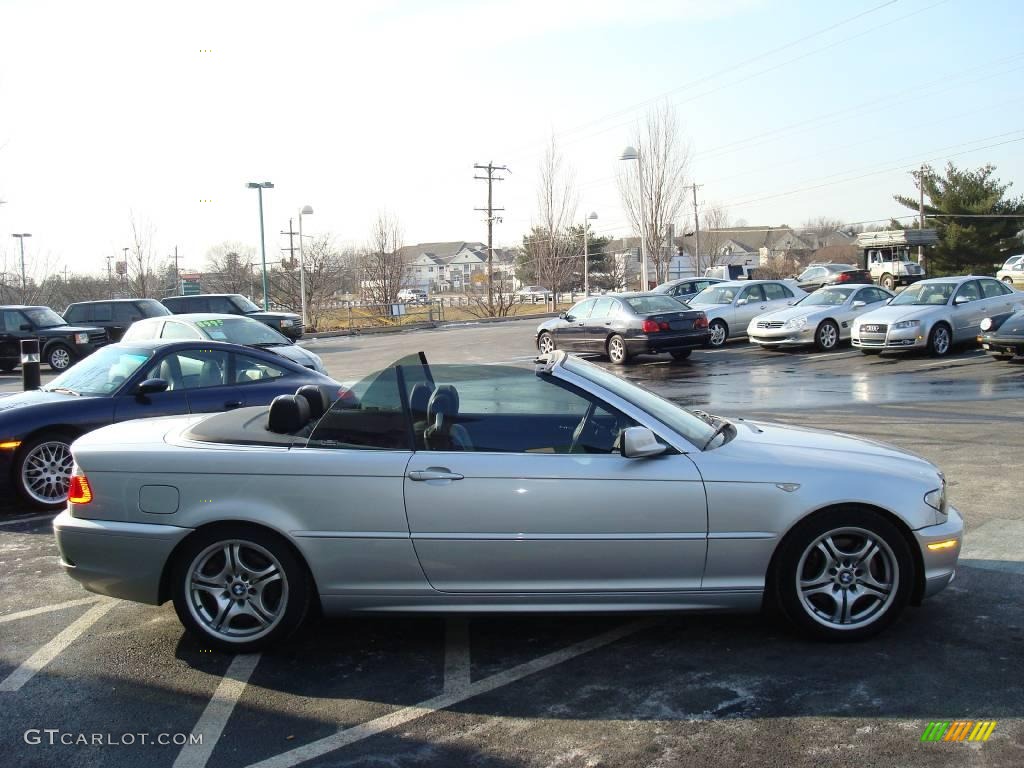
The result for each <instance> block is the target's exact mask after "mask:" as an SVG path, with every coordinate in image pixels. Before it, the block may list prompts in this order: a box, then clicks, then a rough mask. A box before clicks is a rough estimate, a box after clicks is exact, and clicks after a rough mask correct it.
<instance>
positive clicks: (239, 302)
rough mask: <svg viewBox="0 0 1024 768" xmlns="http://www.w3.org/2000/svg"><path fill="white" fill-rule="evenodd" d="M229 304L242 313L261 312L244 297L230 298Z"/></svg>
mask: <svg viewBox="0 0 1024 768" xmlns="http://www.w3.org/2000/svg"><path fill="white" fill-rule="evenodd" d="M231 303H232V304H234V305H235V306H236V307H238V308H239V309H240V310H242V311H243V312H246V313H248V312H261V311H262V310H261V309H260V308H259V307H257V306H256V305H255V304H253V303H252V302H251V301H249V300H248V299H247V298H245V296H232V297H231Z"/></svg>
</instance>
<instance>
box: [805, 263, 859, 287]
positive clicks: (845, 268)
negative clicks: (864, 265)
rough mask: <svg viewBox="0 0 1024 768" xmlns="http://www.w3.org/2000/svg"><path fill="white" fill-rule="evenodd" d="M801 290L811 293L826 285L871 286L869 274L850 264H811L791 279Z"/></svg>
mask: <svg viewBox="0 0 1024 768" xmlns="http://www.w3.org/2000/svg"><path fill="white" fill-rule="evenodd" d="M793 279H794V280H796V284H797V285H799V286H800V288H801V290H804V291H807V292H808V293H812V292H814V291H816V290H818V289H819V288H822V287H824V286H826V285H844V284H846V283H862V284H865V285H871V284H872V283H873V281H872V279H871V272H869V271H868V270H866V269H857V268H856V267H855V266H853V265H852V264H811V265H809V266H808V267H807V269H805V270H804V271H803V272H801V273H800V275H799V276H798V277H795V278H793Z"/></svg>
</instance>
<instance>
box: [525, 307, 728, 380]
mask: <svg viewBox="0 0 1024 768" xmlns="http://www.w3.org/2000/svg"><path fill="white" fill-rule="evenodd" d="M710 336H711V334H710V332H709V331H708V318H707V316H706V315H705V314H704V313H703V312H701V311H700V310H696V309H691V308H690V307H689V306H687V305H686V304H684V303H683V302H681V301H677V300H676V299H674V298H672V297H671V296H666V295H665V294H663V293H620V294H616V295H612V296H603V297H600V298H592V299H585V300H584V301H581V302H579V303H578V304H576V305H575V306H574V307H572V309H570V310H569V311H568V312H563V313H562V314H561V315H559V316H558V317H555V318H552V319H550V320H547V321H545V322H543V323H541V324H540V326H539V327H538V328H537V349H539V350H540V352H541V353H542V354H546V353H548V352H552V351H553V350H555V349H564V350H566V351H570V352H589V353H592V354H597V355H606V356H607V357H608V359H609V360H611V361H612V362H613V363H615V364H616V365H622V364H624V363H626V362H628V361H629V359H630V358H631V357H633V356H634V355H640V354H659V353H661V352H668V353H669V354H671V355H672V357H674V358H675V359H676V360H683V359H685V358H687V357H689V356H690V353H691V352H692V351H693V350H694V348H696V347H702V346H704V345H706V344H707V343H708V340H709V339H710Z"/></svg>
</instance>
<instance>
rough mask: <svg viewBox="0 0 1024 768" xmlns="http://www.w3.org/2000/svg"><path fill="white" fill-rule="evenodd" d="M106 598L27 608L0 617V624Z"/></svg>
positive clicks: (88, 598) (81, 599)
mask: <svg viewBox="0 0 1024 768" xmlns="http://www.w3.org/2000/svg"><path fill="white" fill-rule="evenodd" d="M105 599H106V598H103V597H100V596H99V595H97V596H95V597H81V598H79V599H77V600H68V601H67V602H64V603H54V604H52V605H41V606H39V607H38V608H29V609H28V610H25V611H18V612H17V613H8V614H7V615H6V616H0V624H6V623H7V622H8V621H17V620H18V619H27V618H28V617H29V616H38V615H39V614H40V613H50V612H51V611H62V610H64V609H65V608H73V607H74V606H76V605H86V604H87V603H96V602H99V601H100V600H105Z"/></svg>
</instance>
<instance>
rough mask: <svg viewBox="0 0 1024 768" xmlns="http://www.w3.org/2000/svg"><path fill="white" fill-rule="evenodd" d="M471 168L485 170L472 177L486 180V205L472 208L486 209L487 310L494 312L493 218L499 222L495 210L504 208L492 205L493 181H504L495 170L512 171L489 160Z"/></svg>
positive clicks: (499, 219) (476, 209)
mask: <svg viewBox="0 0 1024 768" xmlns="http://www.w3.org/2000/svg"><path fill="white" fill-rule="evenodd" d="M473 168H475V169H476V170H479V171H487V175H486V176H474V177H473V178H474V179H477V180H479V181H486V182H487V207H486V208H474V209H473V210H474V211H486V212H487V310H488V311H489V312H490V313H491V314H493V313H494V220H495V218H497V220H498V221H499V222H500V221H501V217H500V216H498V217H495V215H494V212H495V211H504V210H505V209H504V208H495V207H494V182H495V181H504V180H505V179H504V177H502V176H495V175H494V172H495V171H504V172H505V173H512V171H510V170H509V169H508V166H505V165H495V164H494V162H493V161H492V162H489V163H487V165H480V164H479V163H476V164H474V165H473Z"/></svg>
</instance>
